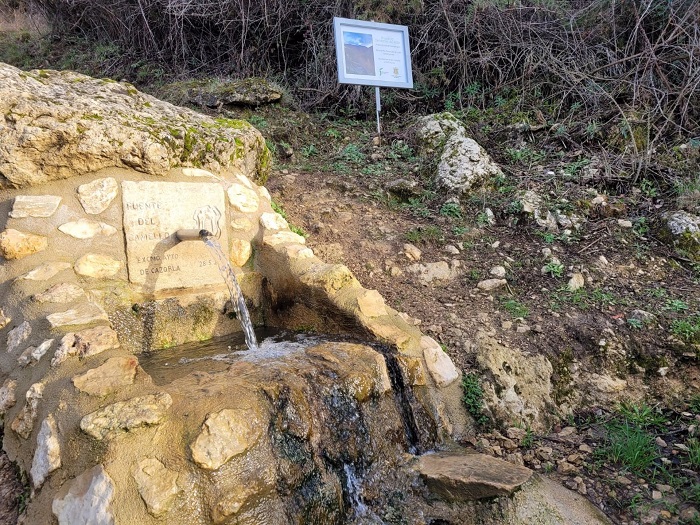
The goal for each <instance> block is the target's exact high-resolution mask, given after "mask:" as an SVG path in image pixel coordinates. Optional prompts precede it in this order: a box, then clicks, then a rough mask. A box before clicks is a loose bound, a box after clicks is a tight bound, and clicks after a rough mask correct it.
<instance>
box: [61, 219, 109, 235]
mask: <svg viewBox="0 0 700 525" xmlns="http://www.w3.org/2000/svg"><path fill="white" fill-rule="evenodd" d="M58 229H59V230H60V231H62V232H63V233H65V234H66V235H70V236H71V237H75V238H76V239H92V238H93V237H94V236H95V235H105V236H110V235H114V234H115V233H117V229H116V228H115V227H114V226H110V225H109V224H105V223H104V222H98V221H91V220H90V219H78V220H77V221H72V222H66V223H64V224H61V225H60V226H59V227H58Z"/></svg>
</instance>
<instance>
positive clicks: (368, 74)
mask: <svg viewBox="0 0 700 525" xmlns="http://www.w3.org/2000/svg"><path fill="white" fill-rule="evenodd" d="M333 29H334V30H335V54H336V57H337V59H338V81H339V82H340V83H341V84H361V85H364V86H378V87H399V88H412V87H413V73H412V71H411V49H410V47H409V44H408V28H407V27H406V26H399V25H393V24H380V23H377V22H364V21H362V20H351V19H348V18H334V19H333Z"/></svg>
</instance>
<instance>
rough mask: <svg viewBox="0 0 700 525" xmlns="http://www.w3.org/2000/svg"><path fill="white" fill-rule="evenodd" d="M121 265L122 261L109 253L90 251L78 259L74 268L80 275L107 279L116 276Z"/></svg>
mask: <svg viewBox="0 0 700 525" xmlns="http://www.w3.org/2000/svg"><path fill="white" fill-rule="evenodd" d="M121 267H122V263H121V261H118V260H116V259H113V258H112V257H109V256H108V255H99V254H96V253H88V254H86V255H83V256H82V257H81V258H80V259H78V260H77V261H76V262H75V265H74V267H73V268H74V269H75V273H77V274H78V275H84V276H86V277H94V278H95V279H105V278H107V277H113V276H115V275H116V274H117V272H119V270H120V269H121Z"/></svg>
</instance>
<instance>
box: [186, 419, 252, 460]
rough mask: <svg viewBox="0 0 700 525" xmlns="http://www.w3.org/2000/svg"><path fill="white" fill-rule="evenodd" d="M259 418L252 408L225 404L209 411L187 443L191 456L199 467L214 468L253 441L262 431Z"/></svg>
mask: <svg viewBox="0 0 700 525" xmlns="http://www.w3.org/2000/svg"><path fill="white" fill-rule="evenodd" d="M262 421H263V418H262V417H260V415H259V414H257V413H256V411H255V410H253V409H238V408H227V409H224V410H222V411H221V412H217V413H216V414H211V415H210V416H209V417H207V419H206V420H205V421H204V424H203V425H202V432H201V433H200V434H199V435H198V436H197V439H195V441H194V442H193V443H192V444H191V445H190V448H191V450H192V459H193V460H194V461H195V463H197V465H199V466H200V467H202V468H205V469H208V470H216V469H218V468H219V467H220V466H221V465H223V464H224V463H226V462H227V461H228V460H229V459H231V458H232V457H234V456H237V455H238V454H242V453H244V452H245V451H246V450H248V449H249V448H250V447H252V446H253V445H254V444H255V443H256V442H257V440H258V438H259V437H260V436H261V435H262V432H263V423H262Z"/></svg>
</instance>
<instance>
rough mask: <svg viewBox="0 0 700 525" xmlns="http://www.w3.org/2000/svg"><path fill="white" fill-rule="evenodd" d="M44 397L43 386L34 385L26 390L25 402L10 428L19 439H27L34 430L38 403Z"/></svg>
mask: <svg viewBox="0 0 700 525" xmlns="http://www.w3.org/2000/svg"><path fill="white" fill-rule="evenodd" d="M43 397H44V384H43V383H34V384H33V385H32V386H30V387H29V390H27V394H26V396H25V399H26V402H25V404H24V408H22V411H21V412H20V413H19V414H17V417H15V419H14V421H12V425H11V426H10V428H12V430H13V431H14V432H15V433H16V434H17V435H18V436H20V437H23V438H24V439H27V438H28V437H29V435H30V434H31V433H32V429H33V428H34V421H35V420H36V416H37V408H38V407H39V401H41V399H42V398H43Z"/></svg>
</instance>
